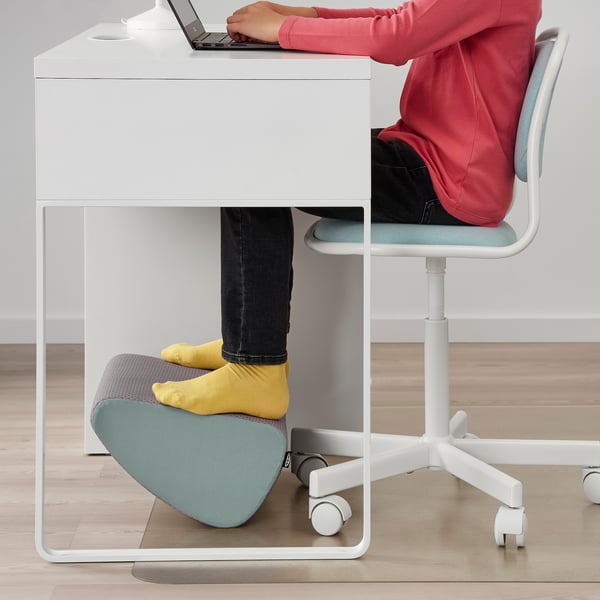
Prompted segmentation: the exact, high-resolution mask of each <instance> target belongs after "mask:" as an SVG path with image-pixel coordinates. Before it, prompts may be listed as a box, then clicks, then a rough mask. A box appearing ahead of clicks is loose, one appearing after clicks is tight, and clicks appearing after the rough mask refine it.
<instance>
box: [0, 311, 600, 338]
mask: <svg viewBox="0 0 600 600" xmlns="http://www.w3.org/2000/svg"><path fill="white" fill-rule="evenodd" d="M47 328H48V329H47V339H48V343H50V344H81V343H83V340H84V323H83V319H78V318H49V319H48V323H47ZM449 330H450V341H452V342H600V318H598V317H555V318H554V317H543V318H532V317H523V318H494V317H489V318H484V317H481V318H460V317H456V318H453V317H450V320H449ZM423 331H424V325H423V319H421V318H416V317H415V318H410V317H409V318H385V319H384V318H373V320H372V321H371V339H372V340H373V342H376V343H377V342H378V343H403V342H404V343H411V342H422V341H423ZM33 343H35V320H34V319H20V318H4V319H0V344H33Z"/></svg>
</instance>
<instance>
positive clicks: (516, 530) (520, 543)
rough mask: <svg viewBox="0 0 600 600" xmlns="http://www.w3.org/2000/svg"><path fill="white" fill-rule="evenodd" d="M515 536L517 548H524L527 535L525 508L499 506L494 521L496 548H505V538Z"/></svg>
mask: <svg viewBox="0 0 600 600" xmlns="http://www.w3.org/2000/svg"><path fill="white" fill-rule="evenodd" d="M507 535H514V536H516V541H517V548H523V547H524V546H525V536H526V535H527V515H526V514H525V508H523V507H521V508H509V507H508V506H501V507H500V508H499V509H498V513H497V514H496V520H495V521H494V537H495V538H496V544H498V546H506V536H507Z"/></svg>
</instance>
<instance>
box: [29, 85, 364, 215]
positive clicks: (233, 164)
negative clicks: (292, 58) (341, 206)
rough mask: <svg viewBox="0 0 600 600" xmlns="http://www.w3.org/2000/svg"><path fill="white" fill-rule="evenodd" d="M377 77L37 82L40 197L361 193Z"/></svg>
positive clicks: (353, 196)
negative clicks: (373, 80)
mask: <svg viewBox="0 0 600 600" xmlns="http://www.w3.org/2000/svg"><path fill="white" fill-rule="evenodd" d="M369 118H370V115H369V82H368V81H366V80H341V81H329V80H326V81H322V80H321V81H315V80H295V81H291V80H288V81H282V80H260V81H248V80H245V81H217V80H208V81H186V80H93V79H90V80H71V79H63V80H61V79H38V80H37V81H36V145H37V196H38V199H40V200H64V199H67V200H71V199H72V200H104V199H124V200H164V199H178V200H188V199H189V200H204V199H205V200H209V201H218V200H236V199H240V200H245V201H248V200H257V201H261V200H265V201H273V200H284V201H297V203H298V204H302V203H303V202H304V203H310V200H328V199H331V200H336V199H337V200H338V203H339V200H343V199H346V200H360V199H364V198H368V197H369V196H370V189H369V181H370V159H369V157H370V141H369Z"/></svg>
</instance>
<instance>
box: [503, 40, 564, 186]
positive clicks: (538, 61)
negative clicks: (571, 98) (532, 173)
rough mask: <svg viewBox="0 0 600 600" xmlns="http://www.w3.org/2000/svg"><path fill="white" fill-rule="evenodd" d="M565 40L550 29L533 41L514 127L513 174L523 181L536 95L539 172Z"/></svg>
mask: <svg viewBox="0 0 600 600" xmlns="http://www.w3.org/2000/svg"><path fill="white" fill-rule="evenodd" d="M567 42H568V35H567V34H566V33H565V32H563V31H561V30H559V29H551V30H548V31H546V32H544V33H543V34H542V35H541V36H540V37H539V38H538V41H537V43H536V47H535V54H536V58H535V63H534V67H533V70H532V72H531V76H530V78H529V85H528V86H527V91H526V93H525V98H524V101H523V107H522V109H521V116H520V119H519V126H518V129H517V140H516V145H515V157H514V160H515V164H514V166H515V173H516V174H517V177H518V178H519V179H520V180H521V181H524V182H526V181H527V176H528V173H527V154H528V142H529V135H530V130H531V125H532V119H533V116H534V111H535V109H536V103H537V102H538V99H540V100H541V102H540V106H539V110H540V111H541V115H540V118H541V119H542V122H541V133H540V138H539V140H538V144H539V146H538V148H539V161H538V164H539V175H541V173H542V162H543V152H544V139H545V134H546V125H547V122H548V113H549V111H550V104H551V100H552V95H553V92H554V87H555V85H556V80H557V79H558V74H559V72H560V68H561V66H562V59H563V56H564V53H565V49H566V46H567ZM542 92H544V93H545V97H544V98H540V93H542Z"/></svg>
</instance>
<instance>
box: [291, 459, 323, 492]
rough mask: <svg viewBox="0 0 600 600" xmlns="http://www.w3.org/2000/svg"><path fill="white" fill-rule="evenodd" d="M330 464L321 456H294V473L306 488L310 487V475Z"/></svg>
mask: <svg viewBox="0 0 600 600" xmlns="http://www.w3.org/2000/svg"><path fill="white" fill-rule="evenodd" d="M328 466H329V464H328V463H327V461H326V460H325V459H324V458H323V457H322V456H321V455H320V454H299V453H294V454H292V473H294V475H296V477H297V478H298V480H299V481H300V482H301V483H302V485H303V486H304V487H308V484H309V482H310V474H311V473H312V472H313V471H316V470H317V469H324V468H325V467H328Z"/></svg>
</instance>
